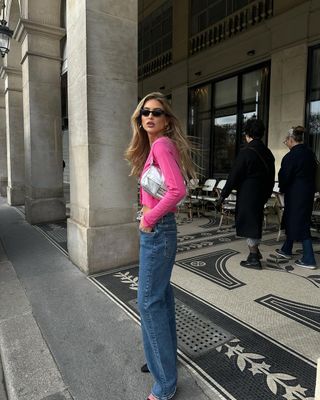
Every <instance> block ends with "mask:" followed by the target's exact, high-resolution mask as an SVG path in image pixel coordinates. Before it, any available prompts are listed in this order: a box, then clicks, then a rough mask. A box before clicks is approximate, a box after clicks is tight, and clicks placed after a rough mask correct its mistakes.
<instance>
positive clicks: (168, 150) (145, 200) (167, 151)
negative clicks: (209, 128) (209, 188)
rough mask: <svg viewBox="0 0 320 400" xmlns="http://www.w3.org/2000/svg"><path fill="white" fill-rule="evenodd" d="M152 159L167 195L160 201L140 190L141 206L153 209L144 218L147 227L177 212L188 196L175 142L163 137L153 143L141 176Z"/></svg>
mask: <svg viewBox="0 0 320 400" xmlns="http://www.w3.org/2000/svg"><path fill="white" fill-rule="evenodd" d="M152 158H153V164H154V165H155V166H156V167H158V168H159V169H160V170H161V172H162V175H163V177H164V181H165V184H166V187H167V193H166V194H165V196H164V197H163V198H162V199H161V200H159V199H156V198H154V197H152V196H151V195H150V194H148V193H147V192H145V191H144V190H143V189H142V188H140V202H141V204H142V205H144V206H147V207H149V208H151V209H152V210H151V211H150V212H148V213H147V214H145V215H144V216H143V225H144V226H146V227H153V226H154V225H155V224H156V223H157V221H158V220H159V219H160V218H161V217H163V216H164V215H166V214H167V213H168V212H175V211H176V205H177V204H178V203H179V201H180V200H182V199H183V198H184V197H185V195H186V186H185V183H184V179H183V176H182V174H181V171H180V167H179V153H178V150H177V148H176V145H175V144H174V143H173V141H172V140H171V139H169V138H168V137H166V136H161V137H160V138H158V139H156V140H155V141H154V142H153V144H152V146H151V149H150V153H149V156H148V158H147V160H146V163H145V165H144V167H143V171H142V174H141V176H142V175H143V173H144V172H145V171H146V169H148V168H149V166H150V161H151V159H152Z"/></svg>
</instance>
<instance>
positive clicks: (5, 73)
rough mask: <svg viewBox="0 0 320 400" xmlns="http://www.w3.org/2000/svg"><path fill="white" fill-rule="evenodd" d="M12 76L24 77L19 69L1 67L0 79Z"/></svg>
mask: <svg viewBox="0 0 320 400" xmlns="http://www.w3.org/2000/svg"><path fill="white" fill-rule="evenodd" d="M10 75H11V76H12V75H16V76H20V77H21V76H22V71H21V69H17V68H12V67H1V68H0V78H1V79H4V78H5V77H6V76H10Z"/></svg>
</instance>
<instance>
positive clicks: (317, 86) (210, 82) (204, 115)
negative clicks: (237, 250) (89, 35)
mask: <svg viewBox="0 0 320 400" xmlns="http://www.w3.org/2000/svg"><path fill="white" fill-rule="evenodd" d="M139 4H140V7H139V95H140V97H141V96H142V95H144V94H145V93H148V92H150V91H151V90H160V91H163V92H164V93H166V94H167V95H168V96H169V98H171V101H172V104H173V107H174V109H175V110H176V111H177V112H178V114H179V116H180V118H181V119H182V120H183V121H184V126H185V129H186V130H187V131H188V133H189V134H190V135H193V136H195V137H197V138H199V143H200V146H201V148H202V154H201V157H200V159H199V160H198V162H199V163H200V165H201V167H202V168H203V169H202V171H204V172H203V175H204V176H203V177H204V178H209V177H210V178H211V177H218V178H219V177H225V176H226V175H227V173H228V171H229V169H230V166H231V164H232V161H233V160H234V158H235V156H236V154H237V152H238V151H239V147H240V145H241V136H242V135H241V133H242V128H243V122H244V121H245V120H246V119H247V118H249V117H250V116H253V115H256V116H258V117H259V118H262V119H263V120H264V121H265V124H266V126H267V135H266V141H267V143H268V145H269V147H270V148H271V150H272V151H273V153H274V155H275V157H276V164H277V168H279V165H280V161H281V158H282V156H283V155H284V154H285V152H286V150H287V149H286V147H285V146H284V145H283V143H282V141H283V139H284V137H285V135H286V133H287V131H288V129H289V128H291V127H292V126H295V125H306V126H307V127H308V128H309V135H308V137H307V138H306V139H307V141H308V142H309V144H310V145H311V146H312V147H313V148H314V150H315V151H316V153H317V155H318V157H319V156H320V147H319V144H318V137H319V135H320V105H319V104H320V48H319V46H320V25H319V23H318V21H319V20H320V3H319V1H317V0H307V1H306V0H273V1H272V0H263V1H261V0H242V1H234V0H223V1H222V0H216V1H196V0H190V1H189V0H163V1H162V0H157V1H150V0H141V1H140V3H139ZM161 19H162V22H163V24H166V26H167V28H166V30H165V31H164V32H161V27H159V24H157V22H156V21H159V20H161ZM168 19H169V20H170V22H168ZM170 24H171V25H170ZM163 26H164V25H163ZM168 26H170V28H168ZM167 31H169V32H171V37H170V38H168V37H167ZM161 37H163V40H162V41H161V40H159V39H161Z"/></svg>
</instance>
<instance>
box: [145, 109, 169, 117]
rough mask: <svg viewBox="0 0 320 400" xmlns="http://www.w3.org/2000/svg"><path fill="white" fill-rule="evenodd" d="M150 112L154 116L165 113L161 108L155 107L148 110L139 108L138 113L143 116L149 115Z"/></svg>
mask: <svg viewBox="0 0 320 400" xmlns="http://www.w3.org/2000/svg"><path fill="white" fill-rule="evenodd" d="M150 114H152V115H153V116H154V117H161V115H164V114H165V111H164V110H161V108H156V109H154V110H148V109H146V108H141V110H140V115H143V116H144V117H149V115H150Z"/></svg>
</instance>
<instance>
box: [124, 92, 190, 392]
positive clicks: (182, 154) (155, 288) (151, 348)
mask: <svg viewBox="0 0 320 400" xmlns="http://www.w3.org/2000/svg"><path fill="white" fill-rule="evenodd" d="M131 124H132V131H133V137H132V140H131V143H130V145H129V148H128V149H127V152H126V158H127V160H128V161H129V162H130V163H131V167H132V169H131V175H135V176H137V177H140V178H141V177H142V176H143V174H144V173H145V172H146V171H147V170H148V169H149V167H150V165H151V164H153V165H154V166H155V167H157V168H158V169H159V170H160V171H161V173H162V176H163V178H164V183H165V186H166V189H167V190H166V193H165V195H164V197H163V198H161V199H160V200H159V199H156V198H155V197H152V196H151V195H150V194H148V193H147V192H146V191H145V190H144V189H143V188H140V201H141V204H142V205H143V208H142V218H141V221H140V226H139V229H140V263H139V288H138V306H139V311H140V318H141V328H142V337H143V344H144V351H145V357H146V360H147V366H143V367H142V370H147V369H149V371H150V372H151V374H152V375H153V377H154V380H155V383H154V385H153V388H152V390H151V394H150V395H149V397H148V400H167V399H171V398H172V397H173V396H174V394H175V392H176V386H177V365H176V364H177V337H176V323H175V308H174V296H173V290H172V287H171V285H170V277H171V272H172V268H173V264H174V261H175V256H176V249H177V228H176V222H175V216H174V212H175V211H176V206H177V204H178V203H179V201H180V200H181V199H183V198H184V197H185V195H186V187H185V182H184V177H187V176H189V177H193V178H195V171H194V167H193V162H192V159H191V145H190V142H189V140H188V139H187V137H186V136H185V135H184V133H183V131H182V129H181V127H180V123H179V121H178V119H177V118H176V117H175V116H174V114H173V112H172V110H171V108H170V105H169V103H168V101H167V99H166V98H165V96H164V95H163V94H161V93H157V92H156V93H150V94H148V95H147V96H146V97H144V98H143V99H142V100H141V101H140V103H139V104H138V106H137V108H136V110H135V111H134V113H133V115H132V118H131Z"/></svg>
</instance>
